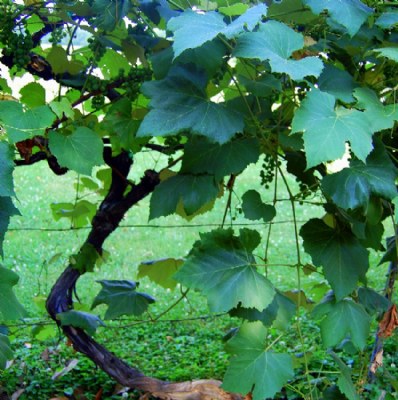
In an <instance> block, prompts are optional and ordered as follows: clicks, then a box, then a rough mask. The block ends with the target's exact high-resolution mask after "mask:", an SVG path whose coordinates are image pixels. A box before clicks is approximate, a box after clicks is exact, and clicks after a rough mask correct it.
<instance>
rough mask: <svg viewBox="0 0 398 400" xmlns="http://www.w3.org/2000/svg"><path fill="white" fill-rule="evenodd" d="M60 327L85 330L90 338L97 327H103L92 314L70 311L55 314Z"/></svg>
mask: <svg viewBox="0 0 398 400" xmlns="http://www.w3.org/2000/svg"><path fill="white" fill-rule="evenodd" d="M57 319H58V320H59V321H61V325H62V326H69V325H71V326H74V327H75V328H81V329H83V330H85V331H86V332H87V333H88V334H89V335H90V336H92V335H94V333H95V332H96V330H97V328H98V327H99V326H105V324H104V323H103V322H102V321H101V319H100V318H99V317H98V316H96V315H93V314H90V313H87V312H84V311H76V310H70V311H65V312H62V313H59V314H57Z"/></svg>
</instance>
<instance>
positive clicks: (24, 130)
mask: <svg viewBox="0 0 398 400" xmlns="http://www.w3.org/2000/svg"><path fill="white" fill-rule="evenodd" d="M54 120H55V114H54V113H53V112H52V111H51V109H50V107H48V106H41V107H36V108H34V109H31V110H30V109H26V110H25V109H24V108H23V107H22V104H21V103H17V102H15V101H0V124H1V125H3V126H4V128H5V130H6V132H7V135H8V137H9V139H10V141H11V142H13V143H16V142H20V141H22V140H25V139H28V138H31V137H33V136H36V135H43V134H44V132H45V130H46V129H47V128H48V127H50V126H51V124H52V123H53V122H54Z"/></svg>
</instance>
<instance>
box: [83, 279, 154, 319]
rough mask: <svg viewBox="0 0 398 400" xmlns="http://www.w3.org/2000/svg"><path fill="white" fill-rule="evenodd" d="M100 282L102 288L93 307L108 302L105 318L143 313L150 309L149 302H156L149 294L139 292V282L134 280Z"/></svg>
mask: <svg viewBox="0 0 398 400" xmlns="http://www.w3.org/2000/svg"><path fill="white" fill-rule="evenodd" d="M98 282H99V283H100V284H101V286H102V289H101V291H100V292H99V293H98V295H97V296H96V297H95V299H94V301H93V304H92V306H91V309H93V308H95V307H96V306H98V305H99V304H107V305H108V309H107V310H106V313H105V319H114V318H118V317H120V316H121V315H141V314H142V313H144V312H145V311H146V310H147V309H148V306H149V304H152V303H154V302H155V299H154V298H153V297H151V296H149V295H148V294H146V293H139V292H137V291H136V289H137V284H136V283H135V282H133V281H126V280H122V281H118V280H113V281H108V280H102V281H98Z"/></svg>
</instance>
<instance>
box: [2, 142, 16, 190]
mask: <svg viewBox="0 0 398 400" xmlns="http://www.w3.org/2000/svg"><path fill="white" fill-rule="evenodd" d="M13 160H14V152H13V150H12V147H11V146H10V145H9V144H8V143H7V142H0V196H5V197H6V196H14V195H15V192H14V181H13V179H12V172H13V171H14V161H13Z"/></svg>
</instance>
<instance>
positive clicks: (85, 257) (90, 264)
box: [69, 242, 102, 274]
mask: <svg viewBox="0 0 398 400" xmlns="http://www.w3.org/2000/svg"><path fill="white" fill-rule="evenodd" d="M101 261H102V258H101V255H100V254H99V253H98V252H97V250H96V249H95V247H94V246H93V245H92V244H91V243H87V242H86V243H84V245H83V246H82V247H81V248H80V250H79V252H78V253H77V254H73V255H71V256H70V257H69V263H70V265H71V266H72V267H73V268H74V269H77V270H78V271H80V272H81V273H82V274H83V273H85V272H93V271H94V267H95V266H96V265H98V264H100V263H101Z"/></svg>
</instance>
